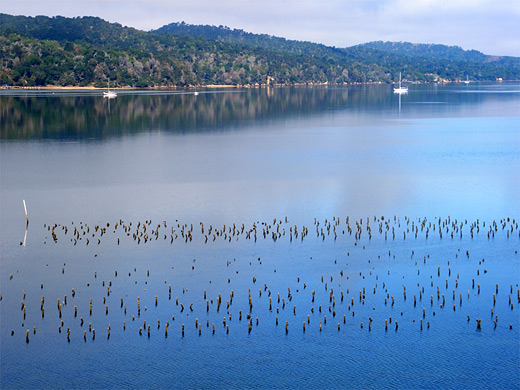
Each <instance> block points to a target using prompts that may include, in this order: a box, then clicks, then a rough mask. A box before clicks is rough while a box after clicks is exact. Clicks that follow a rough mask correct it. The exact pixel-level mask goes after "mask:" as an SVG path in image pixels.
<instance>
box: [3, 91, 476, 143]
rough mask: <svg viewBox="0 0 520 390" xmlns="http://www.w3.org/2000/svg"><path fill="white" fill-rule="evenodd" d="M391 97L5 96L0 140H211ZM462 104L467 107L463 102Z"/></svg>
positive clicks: (382, 105) (367, 106)
mask: <svg viewBox="0 0 520 390" xmlns="http://www.w3.org/2000/svg"><path fill="white" fill-rule="evenodd" d="M388 91H389V90H388V88H387V87H385V86H360V87H357V88H348V89H347V88H324V87H310V88H305V87H301V88H298V87H297V88H271V89H265V88H264V89H245V90H236V91H229V92H217V93H200V94H199V95H198V96H194V95H193V94H184V93H172V94H165V93H161V92H159V93H154V92H151V93H149V94H131V93H130V94H119V96H118V97H117V99H114V100H112V101H111V102H110V111H109V106H108V104H107V101H106V99H103V98H101V97H98V96H66V95H62V96H59V97H57V96H56V95H54V96H52V97H50V96H48V95H46V96H41V97H35V96H25V97H13V96H3V97H0V102H1V107H2V108H1V111H0V132H1V133H0V138H1V139H4V140H9V139H11V140H13V139H104V138H108V137H114V136H121V135H124V134H134V133H140V132H149V131H152V132H153V131H164V132H169V133H194V132H208V131H212V130H218V129H223V128H234V127H238V126H243V125H247V124H248V123H251V122H252V121H258V120H262V121H266V120H277V119H280V118H284V119H286V118H288V117H291V116H302V115H303V116H306V115H314V114H319V113H321V112H324V111H331V110H346V109H347V110H352V111H353V110H361V109H362V110H371V109H377V110H381V109H387V108H388V109H391V108H392V107H394V106H395V102H394V101H393V96H392V95H393V94H391V93H389V92H388ZM453 96H455V97H456V94H453ZM453 98H454V97H452V99H453ZM482 98H483V96H477V97H475V98H474V99H477V100H479V101H480V100H481V99H482ZM464 99H466V100H465V101H466V102H467V99H468V96H464Z"/></svg>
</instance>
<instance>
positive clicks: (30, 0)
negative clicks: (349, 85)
mask: <svg viewBox="0 0 520 390" xmlns="http://www.w3.org/2000/svg"><path fill="white" fill-rule="evenodd" d="M0 11H1V12H4V13H8V14H14V15H27V16H35V15H48V16H54V15H62V16H69V17H70V16H87V15H88V16H99V17H101V18H103V19H106V20H108V21H110V22H118V23H121V24H122V25H126V26H131V27H135V28H138V29H142V30H150V29H155V28H159V27H161V26H163V25H165V24H168V23H171V22H179V21H185V22H187V23H191V24H211V25H217V26H218V25H226V26H229V27H231V28H240V29H243V30H246V31H250V32H255V33H266V34H271V35H277V36H282V37H285V38H288V39H298V40H308V41H313V42H319V43H324V44H327V45H334V46H338V47H345V46H351V45H355V44H359V43H364V42H368V41H374V40H383V41H409V42H420V43H441V44H447V45H458V46H461V47H462V48H464V49H476V50H480V51H482V52H484V53H486V54H496V55H514V56H520V1H519V0H501V1H496V0H494V1H493V0H451V1H450V0H343V1H342V0H286V1H284V0H262V1H258V0H254V1H253V0H242V1H241V0H221V1H215V0H146V1H145V0H141V1H137V0H108V1H107V0H82V1H79V0H68V1H63V0H52V1H41V0H38V1H36V0H18V1H16V2H14V1H10V2H7V1H2V3H1V5H0Z"/></svg>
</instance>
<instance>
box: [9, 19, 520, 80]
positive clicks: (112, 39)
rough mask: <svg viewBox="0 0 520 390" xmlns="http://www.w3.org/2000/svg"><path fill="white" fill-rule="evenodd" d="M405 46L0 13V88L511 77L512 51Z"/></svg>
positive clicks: (517, 65) (516, 64)
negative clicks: (494, 53) (333, 43)
mask: <svg viewBox="0 0 520 390" xmlns="http://www.w3.org/2000/svg"><path fill="white" fill-rule="evenodd" d="M410 45H412V44H406V43H405V44H402V43H399V44H391V43H382V42H375V43H369V44H365V45H359V46H354V47H351V48H343V49H340V48H335V47H329V46H325V45H321V44H316V43H311V42H300V41H291V40H286V39H284V38H278V37H272V36H269V35H265V34H251V33H247V32H244V31H242V30H231V29H229V28H228V27H223V26H220V27H214V26H192V25H187V24H184V23H172V24H170V25H167V26H164V27H162V28H160V29H158V30H155V31H151V32H145V31H140V30H137V29H134V28H130V27H123V26H121V25H120V24H118V23H108V22H106V21H104V20H102V19H100V18H96V17H78V18H64V17H52V18H50V17H45V16H38V17H34V18H33V17H25V16H11V15H6V14H0V85H11V86H44V85H61V86H67V85H70V86H91V85H93V86H97V87H103V86H106V84H107V82H108V80H110V81H111V85H117V86H130V87H174V86H180V87H184V86H189V85H212V84H219V85H228V84H235V85H236V84H238V85H255V84H265V83H267V82H270V83H274V84H309V83H311V84H312V83H331V84H343V83H360V82H384V83H389V82H393V81H395V80H396V79H397V78H398V74H399V72H402V74H403V78H404V79H405V80H407V81H409V82H415V81H422V82H425V81H433V80H435V79H436V78H439V77H441V78H443V79H447V80H451V81H455V80H458V79H464V80H465V79H466V77H469V78H470V79H471V80H495V79H496V78H498V77H501V78H503V79H520V61H519V60H520V59H518V58H513V57H490V56H485V55H483V54H482V53H479V52H475V51H469V52H467V51H466V52H465V51H463V50H462V49H460V48H452V47H447V46H442V45H419V46H420V47H419V48H417V47H415V46H417V45H415V46H414V45H412V46H410ZM423 46H424V47H423ZM426 47H429V48H430V49H429V50H425V48H426ZM419 49H420V50H419ZM436 53H437V54H436Z"/></svg>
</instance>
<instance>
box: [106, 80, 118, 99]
mask: <svg viewBox="0 0 520 390" xmlns="http://www.w3.org/2000/svg"><path fill="white" fill-rule="evenodd" d="M103 97H106V98H109V99H113V98H115V97H117V93H115V92H114V91H111V90H110V79H108V85H107V90H106V92H103Z"/></svg>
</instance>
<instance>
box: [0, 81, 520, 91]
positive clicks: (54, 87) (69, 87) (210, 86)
mask: <svg viewBox="0 0 520 390" xmlns="http://www.w3.org/2000/svg"><path fill="white" fill-rule="evenodd" d="M518 81H519V80H486V81H471V82H470V84H480V83H502V82H505V83H507V82H518ZM464 83H465V82H464V81H448V80H446V81H440V82H411V83H408V84H410V85H422V84H433V85H437V84H464ZM353 85H397V83H384V82H382V81H377V82H365V83H355V82H354V83H343V84H331V83H327V82H325V83H296V84H277V83H273V84H244V85H242V84H208V85H196V86H195V85H189V86H186V87H180V86H156V87H141V88H138V87H130V86H127V87H112V88H110V89H111V90H117V91H124V90H196V89H222V88H236V89H240V88H243V89H248V88H270V87H276V88H284V87H328V86H331V87H345V86H353ZM13 89H18V90H58V91H68V90H83V91H104V90H106V88H104V87H94V86H93V85H88V86H83V87H80V86H72V85H67V86H61V85H45V86H18V85H16V86H6V85H4V86H0V90H13Z"/></svg>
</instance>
